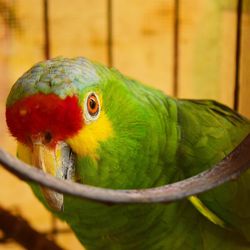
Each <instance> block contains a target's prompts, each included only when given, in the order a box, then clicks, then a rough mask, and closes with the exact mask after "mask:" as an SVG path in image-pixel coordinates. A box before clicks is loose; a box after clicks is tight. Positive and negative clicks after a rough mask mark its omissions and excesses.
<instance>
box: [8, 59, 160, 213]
mask: <svg viewBox="0 0 250 250" xmlns="http://www.w3.org/2000/svg"><path fill="white" fill-rule="evenodd" d="M124 81H125V78H124V79H123V76H122V75H121V74H120V73H118V72H117V71H116V70H113V69H108V68H106V67H105V66H102V65H99V64H96V63H93V62H91V61H89V60H87V59H84V58H74V59H66V58H55V59H52V60H48V61H45V62H41V63H38V64H36V65H35V66H33V67H32V68H31V69H30V70H29V71H27V72H26V73H25V74H24V75H23V76H22V77H21V78H19V79H18V80H17V82H16V83H15V85H14V86H13V88H12V90H11V92H10V94H9V96H8V99H7V105H6V121H7V125H8V127H9V130H10V132H11V134H12V135H13V136H14V137H15V138H16V139H17V141H18V150H17V154H18V157H19V158H20V159H22V160H24V161H25V162H27V163H29V164H31V165H33V166H36V167H38V168H40V169H42V170H43V171H44V172H46V173H49V174H51V175H53V176H56V177H58V178H60V179H64V180H71V181H77V182H80V183H86V184H91V185H96V186H102V187H110V188H136V187H139V186H144V185H151V184H149V180H150V182H151V178H152V173H151V172H150V171H148V170H145V169H144V168H143V167H138V166H140V165H141V164H143V163H145V162H144V161H145V159H144V158H145V157H144V156H143V152H144V151H145V150H150V152H151V153H152V155H153V154H154V150H152V149H150V145H151V144H152V143H151V144H149V143H148V142H147V140H148V138H149V137H150V133H151V132H150V131H152V130H151V129H152V128H150V126H151V124H150V123H148V122H147V121H148V120H150V116H151V113H150V111H149V109H148V108H147V106H146V105H145V104H142V102H141V101H140V98H141V97H139V96H140V95H139V94H138V93H137V92H136V91H135V90H133V86H132V84H130V85H131V86H129V84H127V83H125V82H124ZM133 92H134V93H133ZM143 106H144V107H143ZM157 129H159V128H157ZM155 144H157V141H155ZM146 161H147V164H144V165H145V167H147V168H148V165H149V164H150V161H149V160H146ZM143 172H145V173H147V174H146V175H147V177H146V178H148V180H147V179H146V180H145V178H144V179H143V180H142V179H140V177H142V176H143ZM155 172H156V173H155V174H156V175H157V173H158V171H155ZM153 180H154V179H153V178H152V181H153ZM136 185H137V186H136ZM41 191H42V194H43V196H44V198H45V200H46V201H47V203H48V204H49V206H50V207H53V208H55V209H57V210H61V208H62V206H63V195H61V194H59V193H57V192H54V191H52V190H49V189H47V188H41Z"/></svg>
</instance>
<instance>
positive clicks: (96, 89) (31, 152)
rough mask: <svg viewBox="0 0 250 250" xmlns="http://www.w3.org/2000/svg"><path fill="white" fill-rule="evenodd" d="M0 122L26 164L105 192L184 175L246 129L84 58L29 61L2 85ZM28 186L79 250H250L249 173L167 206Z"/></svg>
mask: <svg viewBox="0 0 250 250" xmlns="http://www.w3.org/2000/svg"><path fill="white" fill-rule="evenodd" d="M224 91H226V90H224ZM6 123H7V126H8V129H9V131H10V134H11V136H13V137H14V138H15V139H16V140H17V157H18V158H19V159H21V160H22V161H24V162H25V163H27V164H29V165H31V166H33V167H35V168H38V169H40V170H42V171H44V172H45V173H48V174H51V175H52V176H54V177H56V178H58V179H60V180H66V181H71V182H76V183H80V184H86V185H91V186H96V187H101V188H110V189H114V190H117V189H146V188H153V187H159V186H163V185H166V184H169V183H174V182H177V181H180V180H183V179H186V178H189V177H192V176H194V175H196V174H198V173H200V172H202V171H205V170H207V169H210V168H212V167H213V166H214V165H215V164H217V163H218V162H220V161H221V160H222V159H223V158H224V157H226V156H227V155H228V154H229V153H230V152H231V151H233V149H234V148H235V147H236V146H237V145H238V144H240V142H241V141H242V140H243V139H244V138H245V137H246V136H247V135H248V134H249V132H250V121H249V120H248V119H247V118H245V117H243V116H242V115H240V114H239V113H237V112H236V111H234V110H232V109H231V108H229V107H227V106H225V105H223V104H221V103H219V102H216V101H213V100H199V99H197V100H195V99H178V98H175V97H172V96H170V95H166V94H165V93H163V92H162V91H160V90H157V89H155V88H153V87H150V86H148V85H147V84H143V83H141V82H139V81H137V80H134V79H132V78H130V77H128V76H126V75H123V74H122V73H121V72H119V70H117V69H115V68H113V67H106V66H105V65H103V64H101V63H98V62H95V61H92V60H89V59H87V58H84V57H76V58H65V57H56V58H53V59H49V60H45V61H42V62H39V63H37V64H35V65H34V66H33V67H31V69H29V70H28V71H27V72H26V73H24V74H23V75H22V76H21V77H20V78H19V79H18V80H17V81H16V83H15V84H14V85H13V87H12V89H11V90H10V93H9V96H8V98H7V101H6ZM28 184H29V185H30V186H31V189H32V191H33V192H34V194H35V196H36V197H37V198H38V199H39V201H40V202H41V203H42V204H43V205H44V206H45V207H46V208H47V209H48V210H49V211H50V212H51V213H53V214H54V215H55V216H56V217H58V218H60V219H61V220H64V221H66V222H67V223H68V224H69V226H70V227H71V228H72V230H73V232H74V233H75V235H76V236H77V238H78V239H79V241H80V242H81V244H82V245H83V247H84V248H85V249H87V250H100V249H101V250H105V249H108V250H109V249H110V250H123V249H126V250H130V249H131V250H134V249H136V250H141V249H143V250H161V249H162V250H166V249H170V250H183V249H185V250H189V249H190V250H196V249H197V250H201V249H204V250H217V249H220V250H231V249H232V250H235V249H236V250H238V249H239V250H241V249H242V250H243V249H250V171H249V170H248V171H246V172H244V173H243V174H242V175H240V176H239V177H238V178H235V179H234V180H230V181H228V182H226V183H225V184H223V185H221V186H219V187H216V188H214V189H212V190H210V191H207V192H205V193H202V194H199V195H196V196H190V197H188V198H185V199H182V200H180V201H176V202H172V203H147V204H109V203H103V202H98V201H92V200H88V199H80V198H77V197H73V196H70V195H66V194H61V193H58V192H57V191H53V190H51V189H49V188H46V187H43V186H41V185H39V184H35V183H31V182H29V183H28Z"/></svg>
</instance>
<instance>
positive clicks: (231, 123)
mask: <svg viewBox="0 0 250 250" xmlns="http://www.w3.org/2000/svg"><path fill="white" fill-rule="evenodd" d="M178 122H179V126H180V131H181V133H180V134H181V138H180V142H179V149H178V152H177V162H178V166H179V167H180V168H181V169H182V171H183V175H184V177H185V178H187V177H190V176H193V175H195V174H197V173H199V172H201V171H203V170H205V169H208V168H210V167H212V166H213V165H214V164H216V163H217V162H219V161H220V160H222V159H223V158H224V157H225V156H226V155H227V154H228V153H230V152H231V151H232V150H233V149H234V148H235V147H236V146H237V145H238V144H239V143H240V142H241V141H242V140H243V139H244V138H245V136H247V134H248V133H249V132H250V123H249V121H248V120H247V119H245V118H244V117H242V116H240V115H239V114H237V113H235V112H234V111H232V110H231V109H230V108H228V107H226V106H224V105H222V104H220V103H217V102H214V101H201V100H197V101H194V100H180V101H178ZM249 184H250V171H247V172H246V173H244V174H243V175H242V176H241V177H240V178H238V179H236V180H234V181H230V182H228V183H226V184H224V185H222V186H220V187H218V188H216V189H213V190H211V191H209V192H207V193H204V194H202V195H200V196H199V198H200V200H201V201H202V202H203V204H204V205H205V206H206V207H207V209H208V210H210V211H211V212H212V213H214V214H215V215H216V216H218V218H220V219H221V220H222V221H224V222H225V224H226V225H227V229H225V230H226V231H228V230H229V231H231V233H232V232H234V233H235V234H232V235H237V238H238V239H239V238H241V237H243V238H245V239H246V240H247V241H250V209H249V207H250V185H249ZM230 238H232V236H231V237H230ZM215 249H216V248H215ZM220 249H224V248H220ZM235 249H238V248H235ZM239 249H240V248H239Z"/></svg>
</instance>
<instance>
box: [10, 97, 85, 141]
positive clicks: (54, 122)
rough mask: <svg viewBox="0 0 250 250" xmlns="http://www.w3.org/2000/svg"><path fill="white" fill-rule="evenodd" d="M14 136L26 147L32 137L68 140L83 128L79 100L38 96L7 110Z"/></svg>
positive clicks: (28, 98)
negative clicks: (44, 136) (48, 134)
mask: <svg viewBox="0 0 250 250" xmlns="http://www.w3.org/2000/svg"><path fill="white" fill-rule="evenodd" d="M6 121H7V125H8V127H9V130H10V132H11V134H12V135H13V136H15V137H16V138H17V139H18V140H19V141H22V142H23V143H27V142H28V140H29V139H28V137H29V136H31V135H37V134H40V133H46V132H49V133H50V134H51V135H52V138H53V140H55V141H58V140H64V139H66V138H68V137H70V136H72V135H74V134H75V133H77V132H78V131H79V130H80V129H81V127H82V126H83V118H82V109H81V107H80V106H79V104H78V98H77V97H76V96H72V97H66V98H65V99H61V98H59V97H58V96H56V95H54V94H48V95H45V94H35V95H33V96H29V97H26V98H25V99H22V100H19V101H17V102H16V103H15V104H14V105H12V106H10V107H8V108H7V109H6Z"/></svg>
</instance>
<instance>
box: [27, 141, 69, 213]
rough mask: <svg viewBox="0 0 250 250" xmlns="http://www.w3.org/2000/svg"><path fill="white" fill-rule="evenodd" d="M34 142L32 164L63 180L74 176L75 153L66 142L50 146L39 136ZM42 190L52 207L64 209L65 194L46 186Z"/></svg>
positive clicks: (59, 209)
mask: <svg viewBox="0 0 250 250" xmlns="http://www.w3.org/2000/svg"><path fill="white" fill-rule="evenodd" d="M32 142H33V154H32V164H33V165H34V166H36V167H38V168H39V169H41V170H43V171H44V172H45V173H48V174H51V175H53V176H55V177H57V178H59V179H62V180H72V179H73V178H74V154H73V153H72V151H71V149H70V147H69V146H68V145H67V144H66V143H64V142H58V143H57V144H56V146H55V147H53V148H50V147H48V146H46V145H45V144H43V143H42V140H39V139H37V138H36V139H35V140H32ZM41 190H42V193H43V195H44V198H45V199H46V201H47V203H48V205H49V206H50V207H51V208H52V209H54V210H56V211H63V207H64V199H63V194H60V193H58V192H56V191H53V190H51V189H49V188H45V187H41Z"/></svg>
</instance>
